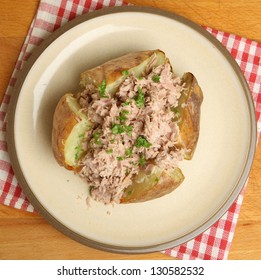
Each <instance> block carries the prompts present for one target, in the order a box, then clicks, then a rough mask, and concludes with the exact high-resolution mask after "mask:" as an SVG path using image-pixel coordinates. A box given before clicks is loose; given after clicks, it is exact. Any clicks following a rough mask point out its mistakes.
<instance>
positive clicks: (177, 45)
mask: <svg viewBox="0 0 261 280" xmlns="http://www.w3.org/2000/svg"><path fill="white" fill-rule="evenodd" d="M157 48H159V49H162V50H163V51H164V52H165V53H166V55H167V56H168V57H169V58H170V61H171V63H172V65H173V66H174V70H175V72H176V73H177V74H178V75H182V74H183V73H184V72H189V71H190V72H192V73H193V74H194V75H195V76H196V78H197V79H198V82H199V84H200V86H201V87H202V90H203V93H204V101H203V105H202V114H201V130H200V138H199V142H198V146H197V149H196V153H195V155H194V158H193V160H191V161H186V162H183V163H182V164H181V169H182V170H183V172H184V175H185V177H186V179H185V181H184V183H183V184H182V185H181V186H180V187H179V188H178V189H177V190H175V191H174V192H173V193H171V194H170V195H167V196H164V197H162V198H160V199H156V200H153V201H149V202H145V203H137V204H130V205H115V206H104V205H102V204H99V203H96V202H94V201H91V207H88V205H87V203H86V197H87V196H88V189H87V187H86V185H85V183H84V182H83V181H81V179H79V178H78V177H77V176H76V175H74V174H73V173H72V172H70V171H67V170H65V169H64V168H62V167H60V166H59V165H58V164H57V163H56V161H55V159H54V157H53V154H52V150H51V129H52V117H53V113H54V109H55V106H56V104H57V102H58V100H59V98H60V97H61V96H62V95H63V94H64V93H66V92H71V91H72V92H73V91H75V90H76V89H77V87H78V82H79V74H80V73H81V72H82V71H83V70H86V69H88V68H90V67H94V66H97V65H99V64H101V63H102V62H105V61H107V60H109V59H112V58H114V57H117V56H120V55H123V54H126V53H128V52H131V51H139V50H147V49H157ZM8 134H9V136H8V137H9V139H8V142H9V150H10V157H11V160H12V163H13V165H14V169H15V173H16V176H17V178H18V180H19V182H20V184H21V186H22V187H23V190H24V192H25V193H26V195H27V196H28V198H29V199H30V201H31V202H32V204H33V205H34V206H35V207H36V209H38V211H39V212H40V213H42V215H43V216H45V217H46V219H47V220H48V221H49V222H50V223H51V224H53V225H54V226H55V227H56V228H58V229H59V230H61V231H62V232H64V233H65V234H66V235H68V236H70V237H71V238H73V239H75V240H77V241H79V242H81V243H84V244H87V245H89V246H94V247H96V248H101V249H105V250H112V251H121V252H147V251H155V250H162V249H165V248H168V247H172V246H176V245H179V244H181V243H183V242H185V241H188V240H189V239H191V238H193V237H195V236H197V235H198V234H200V233H201V232H202V231H204V230H206V229H207V228H208V227H209V226H211V225H212V224H213V223H214V222H215V221H216V220H217V219H218V218H220V216H221V215H222V214H224V213H225V211H226V210H227V209H228V207H229V206H230V205H231V204H232V202H233V201H234V200H235V198H236V197H237V195H238V194H239V193H240V191H241V189H242V187H243V185H244V183H245V180H246V178H247V176H248V173H249V170H250V166H251V163H252V160H253V154H254V149H255V140H256V132H255V114H254V108H253V104H252V99H251V95H250V93H249V90H248V88H247V85H246V82H245V80H244V78H243V76H242V74H241V72H240V70H239V68H238V66H237V65H236V63H235V61H234V60H233V59H232V58H231V57H230V55H229V54H228V53H227V52H226V50H225V49H224V48H223V47H222V46H221V44H219V43H218V42H217V41H216V40H215V39H214V38H213V37H212V36H211V35H209V34H208V33H207V32H206V31H204V30H203V29H202V28H201V27H198V26H197V25H195V24H194V23H191V22H190V21H188V20H186V19H184V18H181V17H179V16H176V15H174V14H169V13H166V12H163V11H159V10H154V9H147V8H145V9H142V8H137V7H124V8H113V9H105V10H102V11H98V12H94V13H91V14H88V15H84V16H82V17H79V18H77V19H76V20H74V21H72V22H70V23H69V24H67V25H65V26H64V27H63V28H61V29H59V30H58V31H57V32H55V33H54V34H53V35H51V37H50V38H49V39H48V40H47V41H45V42H44V43H43V45H42V46H41V47H40V48H38V50H37V51H36V52H35V53H34V54H33V56H32V57H31V58H30V60H29V62H28V64H27V66H26V67H25V68H24V69H23V71H22V73H21V76H20V77H19V79H18V83H17V86H16V89H15V92H14V93H13V98H12V103H11V110H10V112H9V127H8Z"/></svg>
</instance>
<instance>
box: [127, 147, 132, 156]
mask: <svg viewBox="0 0 261 280" xmlns="http://www.w3.org/2000/svg"><path fill="white" fill-rule="evenodd" d="M132 151H133V150H132V148H127V149H126V150H125V155H126V156H127V157H132Z"/></svg>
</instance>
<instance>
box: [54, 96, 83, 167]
mask: <svg viewBox="0 0 261 280" xmlns="http://www.w3.org/2000/svg"><path fill="white" fill-rule="evenodd" d="M68 95H70V96H72V94H70V93H67V94H65V95H64V96H62V98H61V99H60V100H59V102H58V104H57V106H56V109H55V112H54V116H53V129H52V150H53V154H54V156H55V158H56V160H57V162H58V163H59V164H60V165H61V166H64V167H65V168H66V169H69V170H72V169H73V168H74V167H73V166H70V165H68V164H67V163H66V160H65V142H66V139H67V138H68V136H69V135H70V133H71V131H72V129H73V127H74V126H75V125H76V124H77V123H78V122H77V115H76V114H75V113H74V112H73V110H72V109H71V107H70V106H69V103H68V102H67V98H68Z"/></svg>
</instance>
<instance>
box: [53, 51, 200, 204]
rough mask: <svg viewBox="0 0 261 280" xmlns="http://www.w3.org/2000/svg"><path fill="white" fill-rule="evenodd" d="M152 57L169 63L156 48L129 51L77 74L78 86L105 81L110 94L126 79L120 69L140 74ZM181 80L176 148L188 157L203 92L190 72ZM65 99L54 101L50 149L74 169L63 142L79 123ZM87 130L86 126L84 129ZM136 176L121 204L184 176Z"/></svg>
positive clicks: (151, 195)
mask: <svg viewBox="0 0 261 280" xmlns="http://www.w3.org/2000/svg"><path fill="white" fill-rule="evenodd" d="M152 59H154V60H155V59H156V60H157V65H160V64H165V63H166V62H169V61H168V59H167V58H166V56H165V54H164V52H162V51H160V50H155V51H143V52H138V53H131V54H128V55H125V56H123V57H120V58H116V59H114V60H112V61H109V62H106V63H104V64H103V65H101V66H98V67H96V68H93V69H90V70H87V71H85V72H83V73H82V74H81V77H80V79H81V81H80V85H81V86H83V87H85V86H86V85H88V84H92V85H94V86H95V87H96V88H98V87H99V86H100V85H101V83H102V82H103V81H105V82H106V88H107V87H108V88H109V89H110V92H109V93H114V92H115V91H116V90H117V87H118V86H119V84H120V82H121V80H122V79H125V78H126V76H125V75H124V74H123V71H125V70H127V71H128V72H129V74H134V75H135V76H136V77H140V75H142V74H144V71H146V66H147V65H148V64H149V63H150V62H151V61H152ZM124 76H125V77H124ZM182 80H183V82H184V84H185V87H184V90H183V92H182V95H181V97H180V100H179V105H178V107H177V112H176V116H177V117H178V118H179V123H178V126H179V130H180V136H179V143H178V144H177V147H178V148H184V149H185V159H191V158H192V157H193V153H194V150H195V148H196V145H197V141H198V137H199V128H200V127H199V123H200V106H201V103H202V100H203V94H202V91H201V88H200V87H199V85H198V82H197V80H196V78H195V77H194V76H193V74H191V73H186V74H184V75H183V77H182ZM109 85H111V87H109ZM68 98H69V99H70V98H75V95H73V94H65V95H64V96H63V97H62V98H61V99H60V101H59V102H58V104H57V107H56V110H55V113H54V118H53V131H52V149H53V153H54V156H55V158H56V160H57V162H58V163H59V164H60V165H61V166H64V167H65V168H67V169H69V170H74V171H76V172H77V171H78V170H80V169H81V166H79V165H78V164H77V162H76V163H74V164H72V163H68V162H67V161H66V157H65V155H66V153H67V151H66V141H67V140H68V138H69V137H71V138H72V137H77V135H76V134H75V135H72V134H73V129H74V127H75V126H76V125H77V124H78V123H79V115H78V114H77V112H76V111H75V108H74V109H73V108H72V106H70V104H69V102H68ZM75 100H76V98H75ZM78 106H79V108H78V109H79V110H80V105H79V104H78ZM85 121H86V120H85ZM89 122H90V121H89ZM88 129H89V128H86V131H87V130H88ZM137 177H138V178H134V179H133V184H132V185H131V186H129V187H128V188H126V189H125V190H124V193H123V196H122V198H121V200H120V203H121V204H124V203H136V202H144V201H148V200H152V199H156V198H159V197H161V196H164V195H166V194H168V193H170V192H172V191H173V190H174V189H176V188H177V187H178V186H179V185H180V184H181V183H182V182H183V180H184V175H183V174H182V171H181V170H180V169H179V168H178V167H176V168H174V169H172V170H156V171H155V170H154V171H152V172H151V173H150V174H148V173H146V172H144V170H141V171H140V173H139V174H138V176H137Z"/></svg>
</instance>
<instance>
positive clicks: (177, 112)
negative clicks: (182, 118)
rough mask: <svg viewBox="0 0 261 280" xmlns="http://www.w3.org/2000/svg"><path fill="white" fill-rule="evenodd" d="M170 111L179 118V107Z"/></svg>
mask: <svg viewBox="0 0 261 280" xmlns="http://www.w3.org/2000/svg"><path fill="white" fill-rule="evenodd" d="M170 110H171V112H173V113H174V114H175V115H176V117H179V115H180V113H179V110H178V108H177V107H171V108H170Z"/></svg>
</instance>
